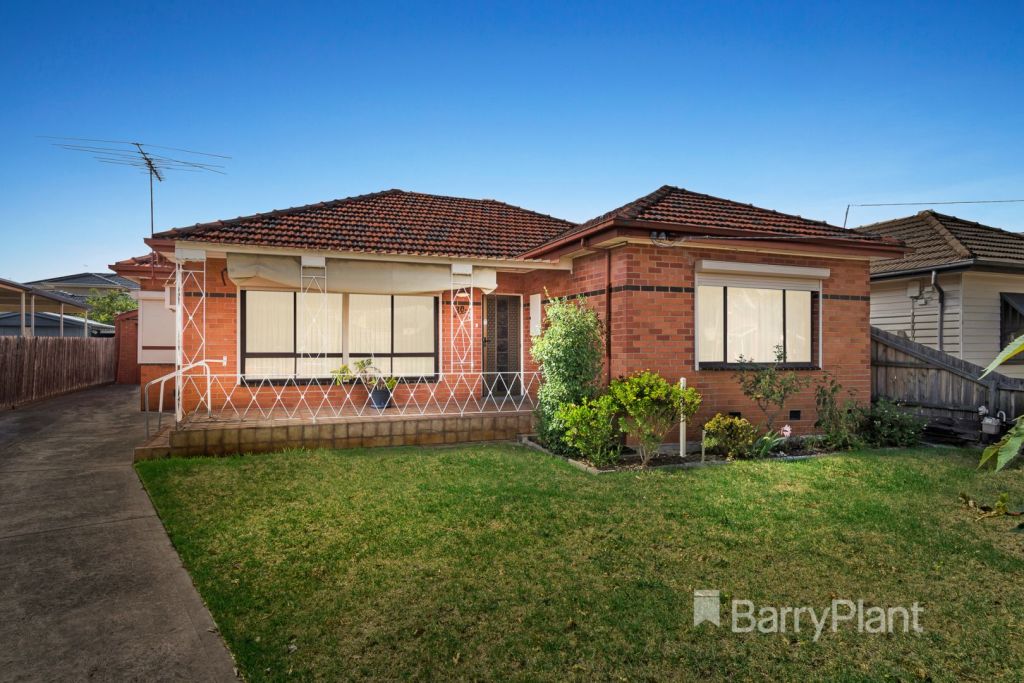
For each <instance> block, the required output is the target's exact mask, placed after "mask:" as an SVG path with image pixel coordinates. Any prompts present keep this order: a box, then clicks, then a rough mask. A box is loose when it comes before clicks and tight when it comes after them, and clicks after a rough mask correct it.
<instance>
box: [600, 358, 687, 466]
mask: <svg viewBox="0 0 1024 683" xmlns="http://www.w3.org/2000/svg"><path fill="white" fill-rule="evenodd" d="M608 391H609V393H610V394H611V396H612V397H613V398H614V399H615V402H616V403H618V406H619V411H620V417H619V424H620V426H621V428H622V431H624V432H626V433H627V434H629V435H630V436H632V437H633V438H634V439H635V440H636V442H637V445H638V446H639V448H640V462H641V464H642V465H643V466H644V467H647V463H648V462H650V459H651V457H652V456H653V455H654V454H655V452H657V450H658V446H660V445H661V439H662V437H664V436H665V433H666V432H667V431H668V430H669V429H671V428H672V425H674V424H675V423H677V422H679V420H680V419H686V420H689V419H690V418H692V417H693V416H694V414H695V413H696V412H697V410H698V409H699V408H700V403H701V397H700V394H699V393H698V392H697V390H696V389H694V388H692V387H687V388H686V389H682V388H680V387H679V386H677V385H675V384H669V383H668V382H666V381H665V379H664V378H663V377H662V376H661V375H659V374H658V373H656V372H651V371H650V370H644V371H642V372H637V373H635V374H632V375H630V376H629V377H626V378H619V379H617V380H615V381H614V382H612V384H611V386H610V387H608Z"/></svg>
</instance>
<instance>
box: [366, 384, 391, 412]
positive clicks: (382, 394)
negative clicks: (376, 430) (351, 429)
mask: <svg viewBox="0 0 1024 683" xmlns="http://www.w3.org/2000/svg"><path fill="white" fill-rule="evenodd" d="M370 403H372V404H373V407H374V408H376V409H377V410H383V409H384V408H387V407H388V406H390V405H391V390H390V389H388V388H387V387H380V388H377V389H370Z"/></svg>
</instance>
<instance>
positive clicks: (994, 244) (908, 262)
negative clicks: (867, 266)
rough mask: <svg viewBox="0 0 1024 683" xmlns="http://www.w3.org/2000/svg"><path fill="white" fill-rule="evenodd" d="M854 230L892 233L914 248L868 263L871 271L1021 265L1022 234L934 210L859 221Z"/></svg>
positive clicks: (880, 273) (1023, 251) (886, 234)
mask: <svg viewBox="0 0 1024 683" xmlns="http://www.w3.org/2000/svg"><path fill="white" fill-rule="evenodd" d="M855 230H856V231H857V232H859V233H862V234H874V235H880V236H883V237H893V238H896V239H899V240H902V241H904V242H906V243H907V246H909V247H912V248H913V249H914V251H913V253H911V254H908V255H907V256H904V257H903V258H898V259H885V260H881V261H875V262H874V263H872V264H871V274H872V275H882V274H886V273H896V272H904V271H915V270H931V269H932V268H936V267H946V268H948V267H955V266H960V265H962V266H972V265H983V264H991V265H1001V266H1011V267H1014V266H1017V267H1020V268H1024V235H1022V234H1020V233H1016V232H1008V231H1006V230H1000V229H999V228H992V227H989V226H987V225H982V224H980V223H975V222H973V221H967V220H964V219H962V218H957V217H956V216H947V215H945V214H941V213H937V212H935V211H921V212H920V213H917V214H915V215H913V216H907V217H906V218H897V219H895V220H891V221H884V222H882V223H872V224H871V225H862V226H861V227H859V228H855Z"/></svg>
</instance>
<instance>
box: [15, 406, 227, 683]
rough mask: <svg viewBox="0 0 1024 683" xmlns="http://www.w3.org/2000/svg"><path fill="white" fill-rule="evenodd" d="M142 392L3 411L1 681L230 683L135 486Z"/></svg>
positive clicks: (202, 616) (210, 627) (199, 609)
mask: <svg viewBox="0 0 1024 683" xmlns="http://www.w3.org/2000/svg"><path fill="white" fill-rule="evenodd" d="M143 435H144V424H143V416H142V414H141V413H140V412H139V410H138V387H133V386H107V387H100V388H97V389H89V390H86V391H81V392H77V393H74V394H69V395H67V396H63V397H59V398H55V399H51V400H49V401H45V402H43V403H38V404H35V405H30V406H25V407H23V408H20V409H18V410H14V411H0V680H2V681H21V680H40V681H43V680H45V681H52V680H83V679H92V680H111V679H113V680H190V681H211V680H217V681H220V680H233V679H234V674H233V670H234V664H233V662H232V660H231V656H230V655H229V654H228V651H227V649H226V648H225V647H224V643H223V641H222V640H221V638H220V636H219V635H218V634H217V633H216V629H215V627H214V623H213V619H212V618H211V617H210V613H209V612H208V611H207V609H206V607H205V606H204V605H203V603H202V600H201V599H200V598H199V594H198V593H197V592H196V590H195V588H194V587H193V585H192V580H191V578H190V577H189V576H188V573H187V572H186V571H185V569H184V568H183V567H182V566H181V561H180V560H179V559H178V555H177V553H176V552H175V551H174V548H173V547H172V546H171V543H170V541H169V540H168V538H167V534H166V532H165V531H164V528H163V526H162V525H161V524H160V520H159V518H157V516H156V512H155V511H154V510H153V506H152V505H151V504H150V502H149V497H148V496H147V495H146V492H145V490H144V489H143V488H142V484H141V483H140V482H139V479H138V477H137V476H136V474H135V471H134V470H133V469H132V448H133V446H135V444H137V443H139V442H140V441H141V440H142V438H143Z"/></svg>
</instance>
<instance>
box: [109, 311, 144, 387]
mask: <svg viewBox="0 0 1024 683" xmlns="http://www.w3.org/2000/svg"><path fill="white" fill-rule="evenodd" d="M114 339H115V340H116V343H117V383H118V384H138V383H139V312H138V311H128V312H126V313H122V314H121V315H119V316H117V318H115V319H114Z"/></svg>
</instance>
